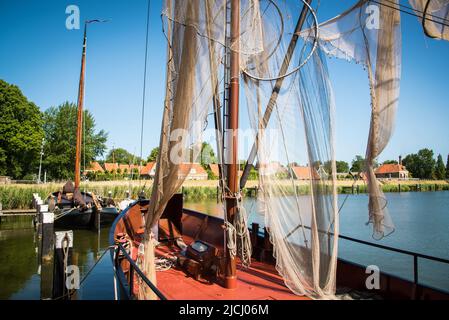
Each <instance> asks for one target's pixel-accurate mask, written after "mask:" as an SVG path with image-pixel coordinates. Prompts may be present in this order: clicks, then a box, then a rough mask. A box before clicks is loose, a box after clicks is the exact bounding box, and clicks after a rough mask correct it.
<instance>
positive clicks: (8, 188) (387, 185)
mask: <svg viewBox="0 0 449 320" xmlns="http://www.w3.org/2000/svg"><path fill="white" fill-rule="evenodd" d="M399 184H400V190H399ZM62 185H63V184H62V183H60V184H46V185H3V186H0V203H2V205H3V209H5V210H9V209H29V208H30V207H31V199H32V197H33V193H38V194H39V195H40V196H41V198H43V199H45V198H46V197H47V196H48V195H49V194H50V193H52V192H55V191H58V190H60V189H61V188H62ZM217 185H218V182H217V181H186V183H185V184H184V186H183V188H182V191H183V194H184V198H185V200H187V201H201V200H206V199H216V198H217ZM256 186H257V182H256V181H250V182H249V183H248V188H247V189H245V190H243V195H244V196H247V197H253V196H254V195H255V191H254V187H256ZM295 188H296V192H297V193H298V194H302V195H305V194H308V193H310V186H309V183H308V182H307V181H297V182H296V183H295V187H293V186H291V185H290V183H288V184H286V185H285V186H283V187H282V190H283V193H284V194H294V193H295ZM82 189H83V190H87V191H90V192H94V193H95V194H97V195H101V196H107V195H108V192H109V191H110V192H111V193H112V197H113V198H114V199H123V198H124V197H125V194H126V192H127V191H128V190H129V191H130V193H131V196H132V197H133V198H137V196H138V194H139V192H140V190H142V189H144V192H145V194H146V195H147V196H149V195H150V194H151V189H152V182H151V181H141V182H139V181H133V182H127V181H117V182H115V181H108V182H91V183H87V184H83V185H82ZM382 189H383V191H384V192H386V193H388V192H399V191H401V192H411V191H421V192H429V191H447V190H449V183H447V182H446V181H400V182H399V181H388V182H384V183H383V184H382ZM337 190H338V193H340V194H347V193H352V192H353V191H354V192H355V193H357V192H358V193H366V192H367V186H366V184H365V183H364V182H357V183H356V184H354V183H353V182H352V181H349V180H348V181H338V182H337ZM180 191H181V190H180Z"/></svg>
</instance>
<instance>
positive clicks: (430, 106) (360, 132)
mask: <svg viewBox="0 0 449 320" xmlns="http://www.w3.org/2000/svg"><path fill="white" fill-rule="evenodd" d="M401 2H402V3H403V4H407V3H406V2H405V1H404V0H401ZM353 3H355V0H341V1H338V2H337V1H334V0H321V6H320V9H319V10H320V11H319V20H320V22H322V21H324V20H326V19H328V18H331V17H333V16H334V15H336V14H338V13H340V12H341V11H343V10H344V9H345V8H349V7H350V6H351V5H352V4H353ZM70 4H76V5H78V6H79V8H80V10H81V19H82V20H85V19H92V18H108V19H111V22H109V23H107V24H101V25H92V26H91V27H90V29H89V43H88V61H87V79H86V101H85V105H86V108H88V109H89V110H90V111H91V112H92V113H93V114H94V116H95V118H96V121H97V125H98V128H101V129H104V130H106V131H107V132H108V133H109V141H108V147H109V148H111V147H112V146H115V147H116V148H117V147H123V148H126V149H128V150H129V151H130V152H133V153H137V154H138V153H139V149H140V115H141V103H142V102H141V101H142V86H143V70H144V53H145V27H146V6H147V0H133V1H125V0H79V1H75V0H72V1H64V0H47V1H37V0H33V1H31V0H0V41H1V49H0V78H1V79H3V80H5V81H7V82H9V83H12V84H15V85H18V86H19V87H20V88H21V89H22V91H23V93H24V94H25V95H26V96H27V97H28V99H29V100H31V101H33V102H34V103H36V104H37V105H38V106H39V107H40V108H41V109H42V110H45V109H47V108H49V107H51V106H57V105H59V104H61V103H62V102H64V101H67V100H68V101H76V97H77V85H78V80H79V68H80V58H81V42H82V30H67V29H66V27H65V20H66V18H67V15H66V13H65V10H66V7H67V6H68V5H70ZM161 7H162V1H161V0H152V1H151V25H150V49H149V65H148V71H149V72H148V86H147V97H148V101H147V106H146V111H145V112H146V115H145V139H144V155H145V156H146V155H148V154H149V152H150V150H151V149H152V148H153V147H155V146H157V145H158V142H159V132H160V123H161V117H162V102H163V98H164V88H165V86H164V81H165V48H166V44H165V39H164V36H163V34H162V24H161V18H160V12H161ZM402 33H403V61H402V64H403V70H402V82H401V98H400V105H399V113H398V118H397V123H396V130H395V134H394V136H393V138H392V140H391V143H390V145H389V146H388V147H387V149H386V150H385V152H384V153H383V155H381V157H380V160H385V159H396V158H397V157H398V155H400V154H402V155H405V154H408V153H411V152H416V151H417V150H418V149H420V148H423V147H430V148H432V149H434V150H435V152H436V153H437V154H438V153H442V154H443V155H444V157H446V155H447V154H448V153H449V139H448V135H449V131H448V126H447V125H448V123H449V121H448V120H449V103H448V102H447V101H448V100H447V95H448V88H449V87H448V83H449V72H448V71H449V59H448V58H449V43H448V42H444V41H435V40H432V39H428V38H426V37H425V36H424V34H423V33H422V30H421V26H420V23H419V22H418V21H417V19H416V18H415V17H411V16H407V15H403V16H402ZM329 71H330V75H331V78H332V81H333V86H334V92H335V96H336V105H337V158H338V159H341V160H345V161H350V160H351V159H352V158H353V157H354V155H355V154H361V155H363V154H365V148H366V140H367V136H368V127H369V115H370V101H369V90H368V80H367V76H366V73H365V71H364V70H363V69H362V68H361V67H360V66H358V65H353V64H350V63H347V62H345V61H338V60H335V59H331V60H329Z"/></svg>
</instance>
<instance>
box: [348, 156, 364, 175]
mask: <svg viewBox="0 0 449 320" xmlns="http://www.w3.org/2000/svg"><path fill="white" fill-rule="evenodd" d="M364 170H365V158H363V157H362V156H355V158H354V160H352V166H351V171H352V172H362V171H364Z"/></svg>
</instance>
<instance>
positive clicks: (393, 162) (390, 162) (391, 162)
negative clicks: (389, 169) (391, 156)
mask: <svg viewBox="0 0 449 320" xmlns="http://www.w3.org/2000/svg"><path fill="white" fill-rule="evenodd" d="M382 164H399V163H398V162H397V161H396V160H386V161H384V162H383V163H382Z"/></svg>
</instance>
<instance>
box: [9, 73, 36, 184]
mask: <svg viewBox="0 0 449 320" xmlns="http://www.w3.org/2000/svg"><path fill="white" fill-rule="evenodd" d="M42 123H43V120H42V113H41V112H40V110H39V108H38V107H37V106H36V105H35V104H34V103H32V102H30V101H28V100H27V98H26V97H25V96H24V95H23V94H22V92H21V91H20V89H19V88H18V87H17V86H14V85H10V84H8V83H7V82H5V81H3V80H0V175H8V176H11V177H13V178H16V179H21V178H23V177H24V176H26V175H29V174H31V173H37V169H38V166H39V158H40V149H41V144H42V138H43V137H44V131H43V129H42Z"/></svg>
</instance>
